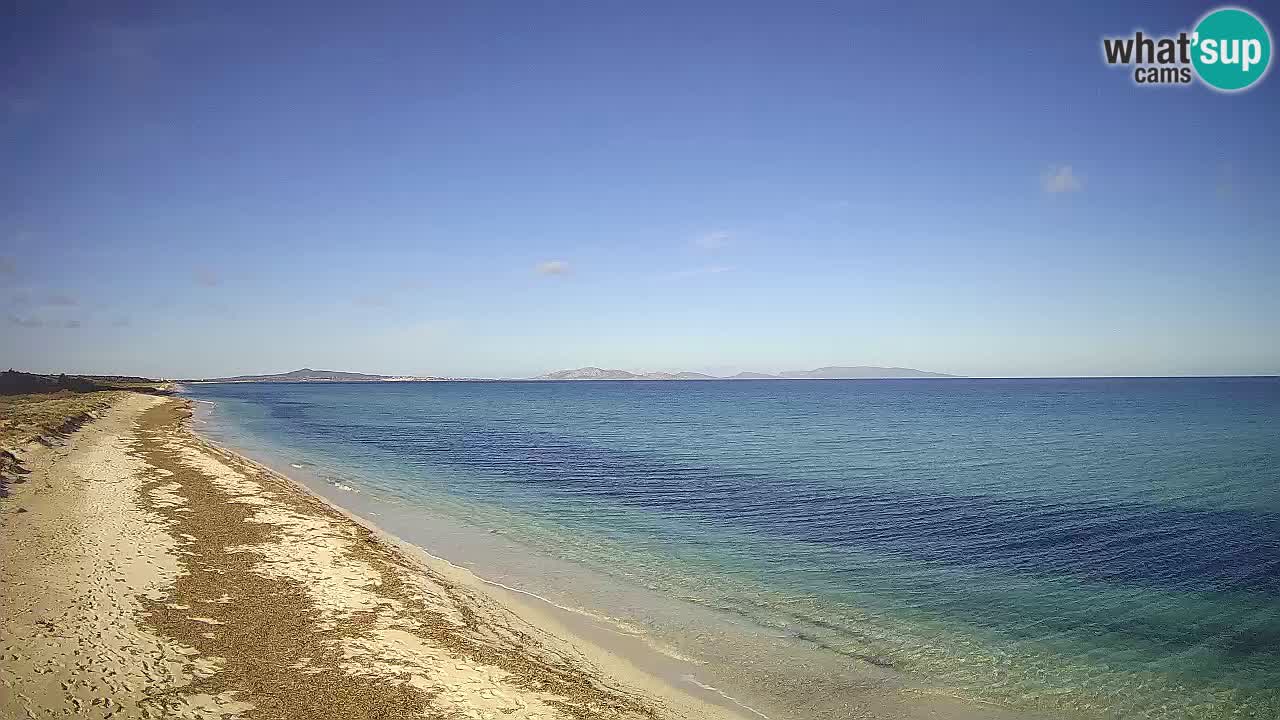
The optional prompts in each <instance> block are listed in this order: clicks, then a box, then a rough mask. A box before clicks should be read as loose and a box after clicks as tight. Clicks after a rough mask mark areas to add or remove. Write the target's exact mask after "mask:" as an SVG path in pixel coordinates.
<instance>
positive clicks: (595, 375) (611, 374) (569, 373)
mask: <svg viewBox="0 0 1280 720" xmlns="http://www.w3.org/2000/svg"><path fill="white" fill-rule="evenodd" d="M641 379H642V378H641V377H640V376H639V375H637V374H635V373H632V372H627V371H626V370H605V369H604V368H598V367H583V368H577V369H575V370H557V371H555V372H550V373H547V374H546V375H539V376H538V377H536V378H534V380H641Z"/></svg>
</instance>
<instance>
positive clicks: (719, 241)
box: [693, 230, 733, 250]
mask: <svg viewBox="0 0 1280 720" xmlns="http://www.w3.org/2000/svg"><path fill="white" fill-rule="evenodd" d="M731 242H733V234H732V233H730V232H729V231H728V230H713V231H711V232H705V233H702V234H701V235H699V236H697V237H695V238H694V239H693V246H694V247H696V248H699V249H701V250H719V249H720V248H723V247H725V246H727V245H729V244H730V243H731Z"/></svg>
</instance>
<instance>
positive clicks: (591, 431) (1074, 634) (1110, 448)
mask: <svg viewBox="0 0 1280 720" xmlns="http://www.w3.org/2000/svg"><path fill="white" fill-rule="evenodd" d="M187 391H188V393H189V394H190V395H191V396H192V397H195V398H197V399H202V400H207V401H211V402H213V403H214V405H213V406H212V408H213V412H212V414H210V415H208V417H207V418H206V419H207V420H208V421H209V422H208V425H206V426H203V427H204V428H205V429H206V430H207V431H208V432H210V434H212V435H213V436H214V437H215V438H217V439H220V440H223V441H226V442H229V443H230V444H232V445H235V446H237V447H241V448H243V449H245V450H247V451H249V452H250V453H251V454H253V453H255V452H256V453H259V454H262V455H265V456H270V457H272V458H277V459H279V460H281V461H283V462H287V463H288V464H290V465H297V466H301V467H300V468H299V470H301V471H303V472H304V473H305V474H307V475H309V476H312V477H315V478H320V479H323V480H326V481H327V482H328V483H329V486H330V490H331V491H332V493H333V494H334V495H335V497H338V498H339V499H341V498H343V497H346V498H347V500H346V501H344V504H349V505H353V506H358V509H359V510H360V511H363V512H365V513H368V514H374V515H380V516H381V517H375V518H374V519H375V520H376V521H378V522H379V524H383V525H384V526H387V527H388V529H389V530H391V531H393V532H396V533H397V534H400V535H401V536H403V537H406V539H409V540H412V541H414V542H421V543H422V544H423V545H424V546H426V547H428V548H429V549H431V550H432V551H433V552H436V553H437V554H440V555H443V556H444V557H449V558H452V557H454V556H455V555H458V554H461V555H462V556H463V557H470V558H473V559H475V561H476V562H477V563H478V564H479V565H480V567H479V568H478V569H480V570H481V571H482V574H483V575H485V576H486V577H490V578H494V579H507V580H511V581H512V582H515V583H519V586H520V587H522V588H524V589H528V590H530V591H531V592H537V593H539V594H542V595H545V596H547V597H549V598H550V599H553V600H555V601H556V602H558V603H563V604H567V605H572V606H574V607H579V608H583V609H586V610H589V611H592V612H600V613H603V614H608V615H612V616H616V617H625V618H627V620H628V621H629V622H631V623H633V624H634V625H635V626H636V627H635V628H633V629H635V630H636V631H639V632H644V633H645V634H646V635H647V636H649V637H651V638H653V641H654V642H655V643H656V644H658V645H660V646H662V647H663V648H664V649H666V650H667V651H668V652H670V653H671V654H673V655H677V656H682V657H690V658H695V659H700V660H705V661H707V663H708V665H707V666H704V667H707V668H708V669H707V672H708V673H712V674H714V673H715V672H718V673H719V674H720V675H722V676H726V675H727V676H729V681H730V682H737V683H738V684H739V686H740V687H744V688H745V691H746V692H747V693H748V694H751V695H754V696H755V697H758V698H760V699H761V700H762V701H763V702H764V703H765V704H766V705H768V706H769V707H770V708H771V709H774V712H777V710H776V708H785V710H783V712H784V713H788V714H782V715H776V716H778V717H784V716H795V717H805V716H814V717H816V716H820V715H821V714H822V713H823V712H829V711H830V709H831V708H836V707H840V703H841V701H842V694H845V693H848V694H856V693H857V692H859V691H861V690H865V688H866V687H867V686H868V685H874V684H875V683H878V682H882V681H883V682H897V680H896V679H895V678H898V679H901V678H907V679H910V680H911V681H912V682H914V681H918V682H919V684H920V686H921V687H923V688H927V689H928V691H930V692H940V693H945V694H954V695H957V696H961V697H966V698H972V699H976V700H986V701H992V702H997V703H1000V704H1005V705H1010V706H1012V707H1015V708H1025V709H1038V710H1043V711H1047V712H1051V713H1054V712H1058V713H1070V714H1073V715H1081V716H1086V717H1087V716H1100V717H1150V718H1162V717H1168V718H1173V717H1200V718H1215V717H1259V718H1263V717H1266V718H1272V717H1280V381H1278V380H1276V379H1266V378H1263V379H1098V380H912V381H762V382H686V383H647V382H632V383H626V382H596V383H413V384H400V383H395V384H392V383H386V384H375V385H358V384H352V385H348V384H332V385H329V384H326V385H316V384H311V385H307V384H299V385H292V384H279V385H262V384H245V385H191V386H188V387H187ZM285 469H286V470H288V469H289V468H287V467H286V468H285ZM353 509H357V508H356V507H353ZM489 531H498V532H496V533H491V532H489ZM498 533H502V534H498ZM530 563H536V564H537V571H536V572H535V571H531V570H530V568H529V567H528V566H529V565H530ZM549 568H554V571H553V572H548V569H549ZM654 597H660V598H662V599H663V601H664V602H663V604H662V605H663V606H662V607H661V608H658V609H655V604H654V602H653V598H654ZM681 607H683V608H686V610H687V611H681V610H680V608H681ZM694 608H696V609H697V610H696V611H695V610H694ZM727 639H731V641H728V640H727ZM752 659H753V660H752ZM752 662H754V669H753V666H749V665H750V663H752ZM845 668H848V669H849V670H850V672H849V673H848V674H847V675H846V674H844V673H843V672H842V671H843V669H845ZM890 669H891V672H890ZM878 671H884V673H883V674H880V675H878V674H877V672H878ZM890 676H892V677H890ZM735 691H736V689H735Z"/></svg>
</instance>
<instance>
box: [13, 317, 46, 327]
mask: <svg viewBox="0 0 1280 720" xmlns="http://www.w3.org/2000/svg"><path fill="white" fill-rule="evenodd" d="M9 324H10V325H17V326H18V327H24V328H38V327H44V321H43V320H41V319H40V318H36V317H18V316H17V315H10V316H9Z"/></svg>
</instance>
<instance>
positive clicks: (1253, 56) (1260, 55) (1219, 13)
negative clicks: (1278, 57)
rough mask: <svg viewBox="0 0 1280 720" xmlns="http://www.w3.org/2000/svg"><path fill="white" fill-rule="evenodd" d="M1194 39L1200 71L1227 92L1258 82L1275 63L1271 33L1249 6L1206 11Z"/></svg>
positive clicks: (1208, 82) (1212, 84)
mask: <svg viewBox="0 0 1280 720" xmlns="http://www.w3.org/2000/svg"><path fill="white" fill-rule="evenodd" d="M1191 42H1192V46H1193V48H1194V49H1193V50H1192V57H1191V62H1192V64H1194V65H1195V66H1196V73H1197V74H1199V75H1200V79H1201V80H1203V81H1204V82H1205V84H1206V85H1208V86H1210V87H1212V88H1215V89H1217V90H1222V91H1223V92H1235V91H1236V90H1244V89H1245V88H1247V87H1249V86H1250V85H1252V84H1254V83H1256V82H1258V81H1259V80H1261V79H1262V76H1263V75H1265V74H1266V73H1267V67H1268V66H1269V65H1270V64H1271V33H1269V32H1267V26H1266V25H1263V24H1262V21H1261V20H1259V19H1258V18H1257V17H1255V16H1254V15H1253V13H1251V12H1249V11H1248V10H1241V9H1240V8H1221V9H1218V10H1214V11H1213V12H1211V13H1209V14H1208V15H1205V16H1204V18H1203V19H1202V20H1200V23H1199V24H1198V25H1196V28H1195V33H1194V34H1193V35H1192V39H1191Z"/></svg>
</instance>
